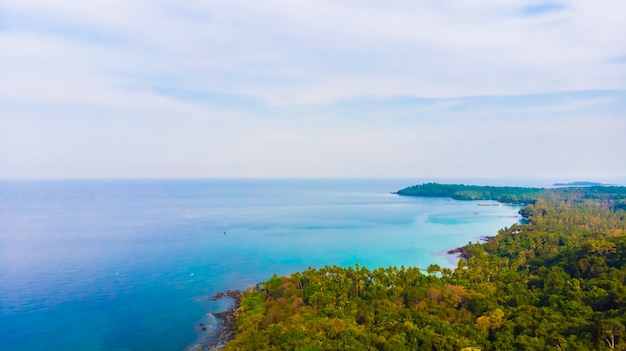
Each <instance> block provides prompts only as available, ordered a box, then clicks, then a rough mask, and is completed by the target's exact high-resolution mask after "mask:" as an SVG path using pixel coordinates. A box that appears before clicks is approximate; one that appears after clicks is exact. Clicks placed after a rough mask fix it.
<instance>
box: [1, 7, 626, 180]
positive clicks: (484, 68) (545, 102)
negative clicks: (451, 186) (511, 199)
mask: <svg viewBox="0 0 626 351" xmlns="http://www.w3.org/2000/svg"><path fill="white" fill-rule="evenodd" d="M0 47H1V48H2V49H0V178H179V177H183V178H230V177H237V178H242V177H244V178H248V177H262V178H265V177H269V178H284V177H303V178H320V177H322V178H324V177H332V178H335V177H360V178H378V177H381V178H382V177H384V178H389V177H398V178H411V177H445V178H450V177H479V178H506V177H514V178H563V179H576V180H593V179H603V178H609V177H624V176H626V1H623V0H606V1H602V2H597V1H587V0H580V1H579V0H572V1H551V2H545V1H526V0H510V1H499V0H498V1H496V0H463V1H449V0H438V1H414V0H407V1H404V0H390V1H384V2H383V1H370V0H359V1H351V0H315V1H300V0H288V1H287V0H267V1H249V0H248V1H241V0H224V1H222V0H209V1H200V0H189V1H170V0H135V1H126V0H121V1H118V0H104V1H100V0H91V1H77V0H64V1H57V0H55V1H52V0H20V1H14V0H0Z"/></svg>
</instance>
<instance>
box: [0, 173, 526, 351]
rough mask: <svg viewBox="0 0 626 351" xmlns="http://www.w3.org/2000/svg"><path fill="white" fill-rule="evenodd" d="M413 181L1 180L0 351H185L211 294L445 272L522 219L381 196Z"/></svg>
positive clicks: (474, 206)
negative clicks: (280, 282) (307, 277)
mask: <svg viewBox="0 0 626 351" xmlns="http://www.w3.org/2000/svg"><path fill="white" fill-rule="evenodd" d="M419 183H421V181H420V180H416V179H198V180H194V179H184V180H180V179H179V180H1V181H0V350H81V351H104V350H107V351H112V350H119V351H122V350H164V351H165V350H168V351H169V350H176V351H184V350H190V349H193V348H194V347H196V346H197V345H198V344H201V343H202V342H204V341H206V340H207V338H208V337H209V335H210V334H209V333H210V332H213V331H215V328H216V324H217V321H216V319H215V317H214V316H213V314H212V313H214V312H220V311H223V310H224V309H226V308H227V307H228V304H229V302H228V301H225V300H218V301H211V299H210V297H211V296H213V295H214V294H216V293H218V292H220V291H224V290H227V289H246V288H247V287H249V286H252V285H255V284H257V283H260V282H263V281H266V280H268V279H269V278H270V277H271V276H272V275H273V274H277V275H279V276H281V275H288V274H290V273H292V272H296V271H302V270H305V269H307V268H308V267H323V266H325V265H331V266H332V265H337V266H344V267H347V266H354V265H355V264H357V263H358V264H359V265H360V266H365V267H367V268H369V269H373V268H377V267H389V266H402V265H404V266H407V267H408V266H418V267H420V268H423V269H425V268H427V267H428V265H430V264H439V265H440V266H444V267H455V266H456V262H457V260H458V259H457V257H455V256H453V255H449V254H447V251H448V250H450V249H453V248H456V247H459V246H462V245H465V244H467V243H468V242H477V241H479V240H480V238H481V237H483V236H490V235H495V234H496V233H497V231H498V230H499V229H501V228H503V227H508V226H511V225H512V224H514V223H517V222H518V221H519V220H520V217H519V215H518V210H519V207H514V206H497V203H494V202H489V201H481V202H480V203H490V204H493V205H496V206H478V203H479V202H476V201H455V200H451V199H447V198H416V197H403V196H398V195H395V194H393V193H392V192H394V191H397V190H399V189H401V188H404V187H406V186H410V185H414V184H419ZM513 185H516V184H513ZM203 328H204V329H206V330H203Z"/></svg>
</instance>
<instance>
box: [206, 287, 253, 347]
mask: <svg viewBox="0 0 626 351" xmlns="http://www.w3.org/2000/svg"><path fill="white" fill-rule="evenodd" d="M242 296H243V292H241V291H239V290H227V291H223V292H220V293H217V294H215V295H214V296H212V297H211V301H216V300H219V299H222V298H225V297H227V298H230V299H232V300H233V303H232V305H231V307H230V308H228V309H227V310H226V311H224V312H215V313H213V316H215V318H216V319H218V320H219V321H220V323H219V325H218V328H217V331H216V332H215V333H214V334H213V335H212V337H211V338H210V339H209V341H207V342H206V344H205V345H203V347H202V348H201V350H221V349H223V347H224V345H225V344H226V343H227V342H228V341H230V340H231V339H232V338H234V337H235V331H236V330H237V309H238V308H239V305H240V304H241V298H242Z"/></svg>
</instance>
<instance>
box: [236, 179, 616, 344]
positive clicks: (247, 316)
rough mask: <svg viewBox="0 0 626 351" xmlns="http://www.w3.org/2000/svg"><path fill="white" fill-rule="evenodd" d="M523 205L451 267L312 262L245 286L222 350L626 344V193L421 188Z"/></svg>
mask: <svg viewBox="0 0 626 351" xmlns="http://www.w3.org/2000/svg"><path fill="white" fill-rule="evenodd" d="M397 193H398V194H400V195H405V196H447V197H452V198H456V199H474V200H478V199H479V200H497V201H504V202H510V203H524V204H526V206H525V207H523V208H522V209H521V210H520V214H521V215H522V216H523V217H524V219H525V221H524V224H513V225H511V226H510V227H508V228H503V229H501V230H500V231H499V232H498V233H497V234H496V235H495V236H493V237H491V238H489V239H488V240H487V241H486V242H483V243H468V244H467V245H466V246H465V247H464V248H463V253H464V256H465V257H464V258H462V259H460V260H459V261H458V265H457V267H455V268H453V269H452V268H442V267H440V266H438V265H431V266H429V267H427V269H426V270H421V269H419V268H417V267H404V266H402V267H388V268H376V269H373V270H370V269H367V268H365V267H361V266H359V265H355V266H354V267H336V266H333V267H323V268H319V269H315V268H309V269H307V270H305V271H303V272H298V273H293V274H291V275H290V276H287V277H278V276H276V275H274V276H273V277H272V278H271V279H269V280H268V281H266V282H265V283H263V284H262V286H261V287H259V286H257V287H256V288H254V289H250V290H249V291H247V292H245V293H244V295H243V298H242V300H241V302H240V304H239V305H238V306H237V308H236V314H237V323H236V336H235V337H234V339H232V340H231V341H229V342H228V343H227V344H226V345H225V350H299V351H313V350H384V351H401V350H464V351H470V350H474V351H475V350H483V351H485V350H609V349H615V350H626V329H625V327H624V326H625V325H626V288H625V287H624V284H625V283H626V265H625V263H626V211H625V209H626V206H625V204H626V188H624V187H599V186H597V187H593V186H592V187H578V188H574V187H568V188H558V189H537V188H511V187H476V186H466V185H442V184H434V183H432V184H424V185H418V186H414V187H409V188H406V189H403V190H400V191H398V192H397Z"/></svg>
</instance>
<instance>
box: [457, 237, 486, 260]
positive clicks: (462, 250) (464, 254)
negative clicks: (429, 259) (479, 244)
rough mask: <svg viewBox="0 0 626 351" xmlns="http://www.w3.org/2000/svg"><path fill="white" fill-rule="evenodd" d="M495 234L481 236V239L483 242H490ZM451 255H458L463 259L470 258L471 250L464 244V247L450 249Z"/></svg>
mask: <svg viewBox="0 0 626 351" xmlns="http://www.w3.org/2000/svg"><path fill="white" fill-rule="evenodd" d="M493 238H494V237H493V236H481V237H480V240H481V241H483V242H489V241H490V240H493ZM448 254H449V255H457V257H458V258H463V259H466V260H467V259H468V258H469V251H467V247H465V246H462V247H457V248H456V249H452V250H449V251H448Z"/></svg>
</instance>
